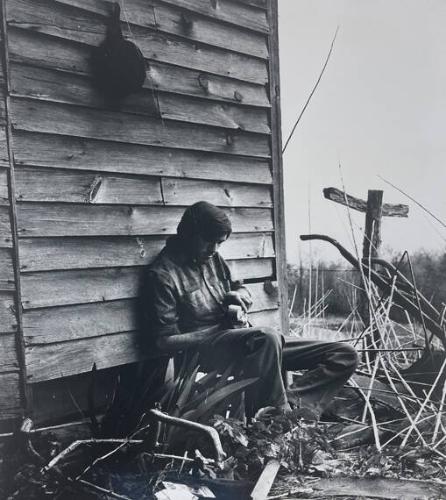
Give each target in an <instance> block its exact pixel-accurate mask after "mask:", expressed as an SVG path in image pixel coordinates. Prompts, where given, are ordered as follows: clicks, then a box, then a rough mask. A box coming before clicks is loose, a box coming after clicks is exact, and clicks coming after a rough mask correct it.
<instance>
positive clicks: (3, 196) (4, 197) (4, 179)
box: [0, 168, 9, 205]
mask: <svg viewBox="0 0 446 500" xmlns="http://www.w3.org/2000/svg"><path fill="white" fill-rule="evenodd" d="M8 185H9V182H8V169H6V168H0V205H9V194H8Z"/></svg>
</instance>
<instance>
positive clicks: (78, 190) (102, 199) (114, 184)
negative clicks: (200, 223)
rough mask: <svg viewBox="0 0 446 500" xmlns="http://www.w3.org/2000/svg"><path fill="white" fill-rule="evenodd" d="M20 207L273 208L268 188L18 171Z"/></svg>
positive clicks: (39, 170)
mask: <svg viewBox="0 0 446 500" xmlns="http://www.w3.org/2000/svg"><path fill="white" fill-rule="evenodd" d="M15 178H16V190H15V193H16V199H17V200H18V201H39V202H43V201H45V202H66V203H87V204H118V205H180V206H185V205H191V204H192V203H195V202H196V201H197V200H200V199H201V200H204V201H209V202H212V203H214V204H215V205H218V206H228V207H231V206H234V207H272V193H271V190H270V188H269V186H264V185H258V186H257V185H248V186H247V185H245V184H235V183H222V182H210V181H202V180H190V179H172V178H167V179H163V178H161V179H160V178H156V177H143V178H141V177H135V176H117V175H110V174H97V173H83V172H70V171H66V170H59V169H57V170H56V169H42V168H36V167H28V168H17V169H16V173H15Z"/></svg>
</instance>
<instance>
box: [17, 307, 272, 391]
mask: <svg viewBox="0 0 446 500" xmlns="http://www.w3.org/2000/svg"><path fill="white" fill-rule="evenodd" d="M277 311H278V310H272V311H264V312H261V313H253V314H251V315H250V319H251V320H252V322H253V323H255V324H256V325H257V326H269V327H273V328H274V327H277V325H279V323H280V322H279V316H278V312H277ZM143 353H144V350H143V347H142V345H141V337H140V335H139V334H138V333H137V332H123V333H118V334H114V335H105V336H101V337H95V338H88V339H78V340H75V341H72V342H69V343H64V342H62V343H55V344H49V345H36V346H28V347H27V348H26V359H27V367H28V382H30V383H36V382H40V381H44V380H50V379H54V378H60V377H66V376H70V375H75V374H78V373H82V372H88V371H90V370H91V368H92V366H93V363H96V366H97V368H98V369H104V368H110V367H113V366H119V365H123V364H128V363H132V362H136V361H140V360H141V359H143V356H144V354H143Z"/></svg>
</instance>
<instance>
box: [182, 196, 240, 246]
mask: <svg viewBox="0 0 446 500" xmlns="http://www.w3.org/2000/svg"><path fill="white" fill-rule="evenodd" d="M231 232H232V225H231V221H230V220H229V217H228V216H227V215H226V214H225V212H224V211H223V210H222V209H221V208H218V207H216V206H215V205H212V203H208V202H207V201H199V202H197V203H194V204H193V205H191V206H190V207H188V208H187V209H186V210H185V212H184V214H183V217H182V218H181V221H180V223H179V224H178V227H177V234H178V236H179V237H180V238H182V239H190V238H194V237H196V236H201V237H202V238H203V239H204V240H206V241H212V240H216V239H218V238H221V237H222V236H229V235H230V234H231Z"/></svg>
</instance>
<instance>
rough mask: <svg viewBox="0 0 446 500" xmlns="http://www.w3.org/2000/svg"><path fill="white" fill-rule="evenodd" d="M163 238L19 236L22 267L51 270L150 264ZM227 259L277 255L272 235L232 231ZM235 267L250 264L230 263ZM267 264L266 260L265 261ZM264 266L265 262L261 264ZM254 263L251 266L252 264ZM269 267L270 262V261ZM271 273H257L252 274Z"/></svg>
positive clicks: (225, 248)
mask: <svg viewBox="0 0 446 500" xmlns="http://www.w3.org/2000/svg"><path fill="white" fill-rule="evenodd" d="M164 241H165V239H164V238H150V237H136V238H122V237H119V238H112V239H110V238H100V237H92V238H82V237H81V238H37V239H36V238H30V239H28V238H24V239H21V240H20V265H21V267H20V271H21V273H22V275H23V273H25V272H36V271H51V270H57V269H83V268H104V267H122V266H142V265H146V264H149V263H150V262H151V261H152V259H153V258H154V257H156V255H157V254H158V253H159V252H160V251H161V249H162V248H163V246H164ZM221 254H222V255H223V257H224V258H225V259H228V260H235V259H243V260H245V259H253V260H254V261H258V260H263V259H268V258H271V257H274V246H273V241H272V235H271V234H268V233H253V234H233V235H232V236H231V238H230V239H229V240H228V241H227V242H225V243H224V245H222V247H221ZM230 265H232V267H233V268H234V270H237V271H239V268H240V267H243V266H250V264H249V263H248V261H247V262H246V263H240V265H239V266H237V264H230ZM263 265H264V266H265V265H266V264H263ZM259 266H260V267H262V264H259ZM250 267H252V266H250ZM267 268H268V269H269V268H270V267H269V264H268V265H267ZM270 275H271V274H270V273H268V274H261V275H260V276H258V273H257V275H256V274H255V273H254V270H253V275H252V277H268V276H270ZM237 277H239V275H237Z"/></svg>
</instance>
